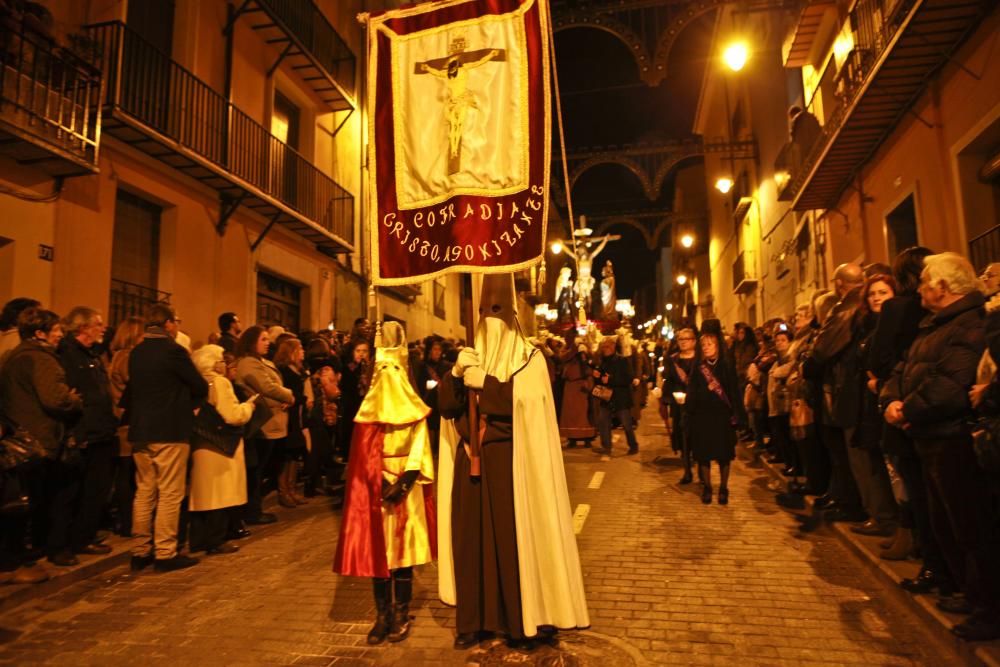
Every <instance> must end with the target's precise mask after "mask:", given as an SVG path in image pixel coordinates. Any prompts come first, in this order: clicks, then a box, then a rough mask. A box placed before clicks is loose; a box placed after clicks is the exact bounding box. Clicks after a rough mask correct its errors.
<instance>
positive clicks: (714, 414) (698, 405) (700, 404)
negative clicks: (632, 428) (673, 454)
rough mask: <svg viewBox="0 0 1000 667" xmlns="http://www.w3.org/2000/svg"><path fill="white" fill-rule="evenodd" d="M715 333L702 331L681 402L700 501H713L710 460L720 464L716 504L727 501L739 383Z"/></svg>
mask: <svg viewBox="0 0 1000 667" xmlns="http://www.w3.org/2000/svg"><path fill="white" fill-rule="evenodd" d="M719 338H720V337H719V336H718V334H715V333H702V335H701V338H700V339H699V344H700V347H701V354H700V355H699V357H698V361H697V363H696V364H695V367H694V371H693V372H692V374H691V380H690V382H689V384H688V391H687V398H686V401H685V404H684V408H685V411H686V412H687V419H688V432H689V433H690V434H691V436H692V437H691V448H692V451H693V453H694V459H695V461H697V462H698V471H699V473H700V475H701V479H702V483H703V484H704V489H703V490H702V494H701V502H703V503H705V504H706V505H708V504H709V503H711V502H712V476H711V475H712V473H711V471H712V468H711V466H712V461H715V462H717V463H718V464H719V504H720V505H725V504H727V503H728V502H729V466H730V465H731V463H732V460H733V459H734V458H736V427H737V424H738V423H739V416H740V411H739V394H738V392H739V386H738V384H737V379H736V371H735V370H734V369H733V367H732V366H730V365H729V363H728V362H727V361H726V355H725V353H724V352H723V350H722V347H723V344H722V343H720V340H719Z"/></svg>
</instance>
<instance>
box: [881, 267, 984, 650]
mask: <svg viewBox="0 0 1000 667" xmlns="http://www.w3.org/2000/svg"><path fill="white" fill-rule="evenodd" d="M924 267H925V268H924V271H923V274H922V275H921V283H920V297H921V302H922V304H923V306H924V307H925V308H927V310H929V311H930V312H931V314H930V315H929V316H928V317H926V318H925V319H924V320H923V322H921V324H920V332H919V333H918V335H917V338H916V340H914V342H913V345H911V346H910V350H909V352H908V353H907V355H906V358H905V359H904V360H903V361H902V362H900V364H899V365H898V366H897V367H896V370H895V371H894V372H893V375H892V378H891V379H890V380H889V382H888V383H887V384H886V386H885V387H884V388H883V390H882V394H881V404H882V406H883V407H884V413H885V420H886V421H887V422H888V423H890V424H892V425H894V426H897V427H899V428H902V429H904V430H905V431H906V432H907V433H908V434H909V435H910V436H911V437H912V438H913V441H914V444H915V445H916V449H917V454H918V455H919V456H920V460H921V463H922V464H923V469H924V482H925V484H926V486H927V492H928V506H929V507H928V509H929V511H930V515H931V526H932V528H933V530H934V536H935V537H936V538H937V540H938V543H939V546H940V547H941V550H942V552H943V553H944V556H945V560H946V561H947V563H948V569H949V570H950V573H951V575H952V576H953V577H954V579H955V581H956V582H957V583H958V585H959V586H960V587H961V589H962V591H963V592H964V593H965V599H964V600H962V599H959V600H944V599H943V600H941V601H940V602H939V603H938V606H940V607H942V608H943V609H946V610H948V611H965V612H966V613H968V612H969V611H972V612H974V613H973V614H972V616H970V617H969V618H968V619H967V620H966V621H965V622H963V623H959V624H958V625H956V626H955V627H953V628H952V632H953V633H955V634H956V635H958V636H959V637H962V638H963V639H969V640H987V639H996V638H998V637H1000V540H998V527H1000V526H998V521H997V517H996V516H995V515H994V513H993V511H992V504H991V498H990V492H989V480H988V479H987V477H986V474H985V473H984V472H983V470H982V469H981V468H980V467H979V465H978V462H977V460H976V454H975V451H974V449H973V446H972V439H971V437H970V428H969V423H970V421H971V418H972V416H973V414H972V407H971V405H970V403H969V395H968V392H969V388H970V387H971V386H972V385H973V383H974V382H975V380H976V367H977V366H978V364H979V359H980V357H981V356H982V354H983V350H984V349H985V348H986V336H985V322H984V310H983V305H984V298H983V295H982V293H981V292H979V287H980V283H979V281H978V280H977V278H976V273H975V271H974V270H973V268H972V265H971V264H969V261H968V260H967V259H965V258H964V257H962V256H961V255H958V254H956V253H951V252H946V253H941V254H939V255H931V256H929V257H927V258H926V259H925V260H924ZM911 581H913V580H911ZM915 582H916V583H920V582H923V583H926V584H927V586H926V587H925V588H924V590H930V589H931V588H933V587H935V586H938V587H942V586H947V584H949V583H950V582H949V581H948V580H947V579H946V578H945V577H944V576H943V574H942V573H936V572H932V571H930V570H926V569H925V570H923V571H922V572H921V573H920V575H919V576H918V577H917V579H916V580H915ZM960 607H965V608H964V609H961V608H960Z"/></svg>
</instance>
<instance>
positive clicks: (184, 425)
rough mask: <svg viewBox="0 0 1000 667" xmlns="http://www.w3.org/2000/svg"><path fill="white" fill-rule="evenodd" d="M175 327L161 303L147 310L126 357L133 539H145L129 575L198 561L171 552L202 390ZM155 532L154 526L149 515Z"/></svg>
mask: <svg viewBox="0 0 1000 667" xmlns="http://www.w3.org/2000/svg"><path fill="white" fill-rule="evenodd" d="M177 330H178V320H177V318H176V316H175V315H174V311H173V309H172V308H171V307H170V306H168V305H166V304H160V303H157V304H154V305H153V306H151V307H150V309H149V313H148V315H147V317H146V335H145V336H144V337H143V339H142V342H141V343H139V344H138V345H136V347H135V349H134V350H132V353H131V354H130V355H129V362H128V376H129V383H128V387H127V388H126V390H125V395H124V396H123V398H122V401H123V402H124V406H123V407H124V408H125V413H126V419H127V421H128V425H129V431H128V439H129V441H130V442H131V443H132V447H133V458H134V459H135V477H136V486H137V489H136V492H135V504H134V506H133V512H132V533H133V534H134V535H135V536H136V537H142V538H145V541H144V543H143V544H141V545H139V546H137V547H136V548H135V549H133V551H132V568H133V569H136V570H139V569H142V568H144V567H145V566H146V565H148V564H149V563H150V562H152V561H153V558H154V554H153V553H151V549H152V548H153V545H154V540H155V566H156V569H158V570H177V569H180V568H184V567H190V566H192V565H194V564H196V563H197V562H198V559H196V558H191V557H189V556H182V555H180V554H178V553H177V530H178V521H179V518H180V508H181V501H182V500H184V488H185V481H186V477H187V461H188V455H189V453H190V450H191V446H190V444H188V441H189V440H190V439H191V432H192V430H193V428H194V418H195V412H196V410H197V409H198V406H199V405H200V404H201V402H202V401H203V400H204V399H205V398H206V397H207V396H208V384H207V383H206V382H205V380H204V379H203V378H202V377H201V374H200V373H199V372H198V369H196V368H195V366H194V363H193V362H192V361H191V357H190V356H188V353H187V351H186V350H184V348H182V347H181V346H180V345H178V344H177V342H176V341H175V340H174V338H175V336H176V335H177ZM154 511H155V513H156V527H155V531H154V527H153V513H154Z"/></svg>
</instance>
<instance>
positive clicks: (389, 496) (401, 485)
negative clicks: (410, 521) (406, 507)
mask: <svg viewBox="0 0 1000 667" xmlns="http://www.w3.org/2000/svg"><path fill="white" fill-rule="evenodd" d="M419 476H420V471H419V470H407V471H406V472H404V473H403V474H402V475H400V476H399V477H397V478H396V481H395V482H393V483H392V484H390V483H389V482H388V481H387V480H386V479H385V478H384V477H383V478H382V502H384V503H389V504H390V505H396V504H398V503H401V502H402V501H403V499H405V498H406V494H408V493H409V492H410V489H412V488H413V485H414V484H415V483H416V481H417V477H419Z"/></svg>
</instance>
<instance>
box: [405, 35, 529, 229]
mask: <svg viewBox="0 0 1000 667" xmlns="http://www.w3.org/2000/svg"><path fill="white" fill-rule="evenodd" d="M523 43H524V25H523V21H522V20H520V17H516V16H507V17H505V16H497V17H493V18H491V20H486V21H482V22H480V23H478V24H476V25H470V26H457V27H450V28H447V29H440V28H439V29H431V30H426V31H422V32H417V33H414V34H411V35H407V36H405V37H400V38H397V39H394V40H393V45H392V52H393V53H392V57H393V62H394V69H395V71H397V72H400V73H406V74H404V75H403V76H400V77H398V79H397V80H396V81H395V82H394V86H393V88H394V89H393V97H394V100H393V102H394V104H395V106H396V109H397V113H395V114H394V119H393V120H394V124H395V126H396V138H397V141H398V144H397V151H396V193H397V197H398V200H399V207H400V208H401V209H404V210H407V209H414V208H420V207H423V206H428V205H432V204H435V203H438V202H440V201H444V200H445V199H448V198H450V197H452V196H454V195H456V194H479V195H502V194H506V193H509V192H516V191H518V190H522V189H524V188H525V187H526V185H527V182H528V163H527V159H526V156H527V155H528V146H527V142H528V140H529V137H528V134H529V133H528V129H527V123H528V120H527V115H528V93H527V76H528V74H527V62H526V58H525V57H524V53H523V48H520V45H523ZM509 44H515V45H519V48H513V49H511V48H505V45H509ZM401 110H406V111H405V112H403V113H401V112H400V111H401Z"/></svg>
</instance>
